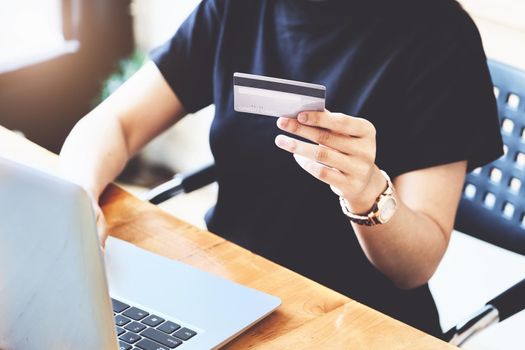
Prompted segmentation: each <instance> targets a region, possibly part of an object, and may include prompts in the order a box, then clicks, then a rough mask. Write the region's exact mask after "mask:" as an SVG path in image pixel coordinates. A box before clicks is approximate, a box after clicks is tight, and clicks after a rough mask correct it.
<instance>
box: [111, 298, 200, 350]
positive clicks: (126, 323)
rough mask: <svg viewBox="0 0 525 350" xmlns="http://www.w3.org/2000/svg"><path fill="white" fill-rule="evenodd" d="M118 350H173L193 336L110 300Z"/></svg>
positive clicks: (186, 329)
mask: <svg viewBox="0 0 525 350" xmlns="http://www.w3.org/2000/svg"><path fill="white" fill-rule="evenodd" d="M111 301H112V303H113V312H114V316H115V325H116V327H117V337H118V341H119V346H120V350H132V349H136V350H139V349H140V350H168V349H174V348H176V347H178V346H180V345H182V344H184V343H185V342H186V341H188V340H190V339H191V338H193V337H194V336H196V335H197V332H195V331H193V330H191V329H189V328H186V327H182V326H181V325H179V324H177V323H175V322H172V321H168V320H165V319H163V318H162V317H159V316H156V315H153V314H149V313H148V312H147V311H144V310H141V309H139V308H138V307H134V306H131V305H128V304H126V303H123V302H121V301H119V300H116V299H113V298H112V299H111Z"/></svg>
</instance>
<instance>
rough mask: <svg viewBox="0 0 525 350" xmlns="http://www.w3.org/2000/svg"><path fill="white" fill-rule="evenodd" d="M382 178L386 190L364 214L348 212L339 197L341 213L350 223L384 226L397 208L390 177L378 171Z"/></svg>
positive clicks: (344, 203)
mask: <svg viewBox="0 0 525 350" xmlns="http://www.w3.org/2000/svg"><path fill="white" fill-rule="evenodd" d="M380 171H381V174H382V175H383V177H384V178H385V179H386V189H385V190H384V191H383V192H382V193H381V194H380V195H379V196H378V197H377V198H376V201H375V202H374V205H373V206H372V208H371V209H370V210H369V211H368V213H364V214H354V213H352V212H351V211H350V210H348V206H347V204H346V200H345V199H344V198H343V197H339V203H340V204H341V209H343V213H344V214H345V215H346V216H348V217H349V218H350V221H352V222H355V223H356V224H359V225H366V226H374V225H378V224H386V223H387V222H388V221H389V220H390V219H391V218H392V216H394V213H395V212H396V208H397V201H396V199H395V198H394V186H393V185H392V181H390V177H389V176H388V175H387V173H385V172H384V171H383V170H380Z"/></svg>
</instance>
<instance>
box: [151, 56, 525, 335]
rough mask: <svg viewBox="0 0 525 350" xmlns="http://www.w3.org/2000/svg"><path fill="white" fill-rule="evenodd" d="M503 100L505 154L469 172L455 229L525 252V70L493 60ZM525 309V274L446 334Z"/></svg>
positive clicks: (162, 194)
mask: <svg viewBox="0 0 525 350" xmlns="http://www.w3.org/2000/svg"><path fill="white" fill-rule="evenodd" d="M488 64H489V69H490V73H491V76H492V79H493V82H494V93H495V95H496V98H497V103H498V114H499V116H500V122H501V130H502V136H503V142H504V144H505V148H504V151H505V155H503V156H502V157H501V158H499V159H498V160H496V161H494V162H492V163H490V164H488V165H486V166H484V167H482V168H478V169H475V170H474V171H473V172H471V173H469V174H468V175H467V177H466V181H465V185H464V191H463V195H462V198H461V202H460V205H459V209H458V213H457V217H456V223H455V228H456V229H457V230H458V231H461V232H463V233H466V234H469V235H471V236H474V237H476V238H479V239H481V240H484V241H486V242H489V243H491V244H494V245H497V246H500V247H502V248H505V249H508V250H510V251H514V252H516V253H519V254H522V255H525V72H522V71H520V70H517V69H515V68H513V67H510V66H508V65H505V64H502V63H499V62H496V61H491V60H489V61H488ZM214 181H215V166H214V165H213V164H211V165H208V166H206V167H204V168H202V169H201V170H198V171H196V172H194V173H192V174H189V175H177V176H176V177H175V178H174V179H172V180H170V181H168V182H166V183H164V184H162V185H160V186H158V187H156V188H154V189H153V190H151V191H150V192H149V193H148V194H146V196H145V197H144V199H145V200H147V201H150V202H151V203H153V204H159V203H161V202H163V201H165V200H167V199H169V198H171V197H173V196H175V195H177V194H180V193H189V192H192V191H194V190H196V189H198V188H200V187H203V186H205V185H208V184H210V183H212V182H214ZM523 309H525V279H523V280H522V281H520V282H518V283H517V284H515V285H514V286H512V287H511V288H509V289H507V290H506V291H505V292H503V293H501V294H500V295H498V296H497V297H495V298H493V299H492V300H490V301H488V302H487V303H486V304H485V306H483V307H482V308H481V309H480V310H479V311H478V312H476V313H475V314H474V315H472V316H471V317H469V318H468V319H467V320H465V321H464V322H462V323H460V324H458V325H457V326H456V327H453V328H452V329H450V330H449V331H448V332H446V333H445V334H444V336H443V338H444V339H446V340H448V341H450V343H452V344H454V345H461V344H463V343H464V342H465V341H466V340H467V339H469V338H470V337H471V336H472V335H474V334H475V333H477V332H479V331H481V330H482V329H484V328H486V327H488V326H490V325H491V324H494V323H497V322H500V321H503V320H505V319H506V318H508V317H510V316H512V315H514V314H516V313H518V312H520V311H521V310H523Z"/></svg>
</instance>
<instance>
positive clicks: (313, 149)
mask: <svg viewBox="0 0 525 350" xmlns="http://www.w3.org/2000/svg"><path fill="white" fill-rule="evenodd" d="M275 144H276V145H277V146H278V147H280V148H282V149H284V150H285V151H288V152H290V153H293V154H299V155H301V156H303V157H306V158H308V159H310V160H313V161H315V162H317V163H321V164H324V165H327V166H329V167H331V168H336V169H338V170H339V171H341V172H343V173H348V172H349V171H350V168H349V166H350V164H351V162H349V156H348V155H345V154H342V153H340V152H337V151H334V150H333V149H330V148H327V147H324V146H319V145H314V144H311V143H307V142H304V141H299V140H296V139H293V138H291V137H288V136H285V135H277V137H276V138H275Z"/></svg>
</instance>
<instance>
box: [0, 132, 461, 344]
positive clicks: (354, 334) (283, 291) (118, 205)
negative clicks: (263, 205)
mask: <svg viewBox="0 0 525 350" xmlns="http://www.w3.org/2000/svg"><path fill="white" fill-rule="evenodd" d="M0 156H4V157H8V158H11V159H16V160H18V161H20V162H23V163H26V164H29V165H32V166H34V167H37V168H40V169H44V170H46V171H49V172H55V171H56V167H57V159H56V155H54V154H52V153H50V152H48V151H46V150H44V149H43V148H41V147H39V146H37V145H35V144H32V143H31V142H29V141H27V140H25V139H23V138H21V137H19V136H16V135H14V134H13V133H11V132H10V131H8V130H6V129H4V128H2V127H0ZM101 204H102V208H103V211H104V214H105V216H106V220H107V222H108V227H109V231H110V234H111V235H113V236H115V237H117V238H120V239H123V240H126V241H129V242H131V243H133V244H135V245H137V246H139V247H141V248H143V249H146V250H149V251H152V252H154V253H157V254H159V255H163V256H165V257H168V258H171V259H176V260H180V261H183V262H185V263H188V264H191V265H193V266H195V267H197V268H200V269H203V270H206V271H208V272H211V273H214V274H217V275H220V276H223V277H225V278H227V279H230V280H233V281H236V282H238V283H241V284H243V285H246V286H249V287H252V288H256V289H258V290H261V291H264V292H267V293H270V294H273V295H276V296H278V297H280V298H281V299H282V302H283V303H282V305H281V306H280V307H279V308H278V309H277V311H275V312H274V313H273V314H271V315H270V316H269V317H267V318H266V319H264V320H263V321H261V322H260V323H258V324H257V325H255V326H253V327H252V328H250V329H249V330H248V331H247V332H245V333H244V334H242V335H241V336H239V337H238V338H236V339H235V340H233V341H232V342H230V343H229V344H228V345H226V346H225V347H224V349H257V350H259V349H453V348H454V347H452V346H450V345H448V344H446V343H444V342H442V341H440V340H438V339H436V338H434V337H432V336H430V335H427V334H425V333H423V332H420V331H418V330H416V329H414V328H412V327H410V326H408V325H405V324H403V323H401V322H399V321H396V320H394V319H392V318H390V317H388V316H386V315H384V314H381V313H380V312H378V311H375V310H373V309H371V308H369V307H367V306H365V305H362V304H360V303H358V302H356V301H353V300H352V299H350V298H348V297H346V296H343V295H341V294H339V293H337V292H335V291H333V290H330V289H329V288H326V287H324V286H322V285H320V284H318V283H316V282H314V281H312V280H309V279H307V278H305V277H303V276H301V275H299V274H297V273H295V272H293V271H290V270H288V269H286V268H284V267H282V266H279V265H277V264H275V263H273V262H271V261H269V260H267V259H265V258H263V257H261V256H258V255H256V254H253V253H252V252H250V251H248V250H246V249H244V248H242V247H239V246H237V245H235V244H233V243H231V242H228V241H226V240H224V239H223V238H221V237H219V236H217V235H214V234H212V233H210V232H206V231H203V230H200V229H198V228H196V227H194V226H192V225H190V224H188V223H186V222H184V221H181V220H179V219H177V218H175V217H173V216H171V215H169V214H168V213H166V212H163V211H162V210H160V209H158V208H157V207H155V206H153V205H151V204H148V203H144V202H142V201H140V200H139V199H137V198H136V197H134V196H132V195H130V194H129V193H127V192H125V191H124V190H122V189H120V188H118V187H117V186H114V185H111V186H109V187H108V189H107V190H106V191H105V193H104V195H103V196H102V198H101Z"/></svg>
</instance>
